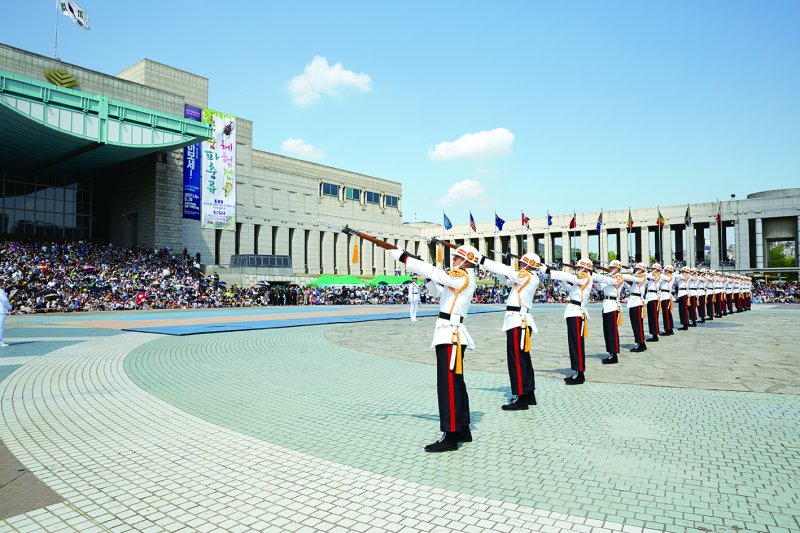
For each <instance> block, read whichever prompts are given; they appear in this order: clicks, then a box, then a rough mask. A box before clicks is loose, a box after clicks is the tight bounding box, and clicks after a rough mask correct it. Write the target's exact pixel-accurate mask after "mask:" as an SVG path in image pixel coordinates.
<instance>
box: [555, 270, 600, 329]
mask: <svg viewBox="0 0 800 533" xmlns="http://www.w3.org/2000/svg"><path fill="white" fill-rule="evenodd" d="M550 277H551V278H553V279H554V280H557V281H566V282H567V283H570V284H571V285H570V288H569V301H570V303H568V304H567V308H566V309H565V310H564V318H568V317H571V316H584V317H586V318H589V313H588V312H586V304H587V303H589V296H591V294H592V277H591V276H590V275H589V273H588V272H580V273H579V274H577V275H575V274H567V273H566V272H562V271H560V270H551V271H550ZM571 302H580V305H577V304H574V303H571Z"/></svg>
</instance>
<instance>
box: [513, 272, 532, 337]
mask: <svg viewBox="0 0 800 533" xmlns="http://www.w3.org/2000/svg"><path fill="white" fill-rule="evenodd" d="M519 275H520V276H521V277H523V278H526V279H525V283H523V284H522V285H518V284H516V283H515V284H514V287H516V288H517V300H519V306H520V307H522V289H524V288H525V287H527V286H528V283H530V282H531V273H530V272H528V271H527V270H520V271H519ZM522 327H523V329H524V330H525V337H524V338H523V341H522V351H523V352H528V353H530V351H531V330H530V328H528V318H527V317H525V316H523V317H522Z"/></svg>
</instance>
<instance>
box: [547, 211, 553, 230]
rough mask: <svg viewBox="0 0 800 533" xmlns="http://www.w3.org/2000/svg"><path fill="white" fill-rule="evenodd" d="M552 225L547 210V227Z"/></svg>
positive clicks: (551, 219) (551, 218)
mask: <svg viewBox="0 0 800 533" xmlns="http://www.w3.org/2000/svg"><path fill="white" fill-rule="evenodd" d="M552 225H553V217H551V216H550V211H548V212H547V227H548V228H549V227H550V226H552Z"/></svg>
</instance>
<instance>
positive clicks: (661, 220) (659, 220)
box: [656, 207, 666, 228]
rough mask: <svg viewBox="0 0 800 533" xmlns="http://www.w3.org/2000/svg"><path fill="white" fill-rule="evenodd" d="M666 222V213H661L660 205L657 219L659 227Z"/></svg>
mask: <svg viewBox="0 0 800 533" xmlns="http://www.w3.org/2000/svg"><path fill="white" fill-rule="evenodd" d="M665 222H666V220H665V219H664V215H662V214H661V208H660V207H659V208H658V218H657V219H656V224H658V227H659V228H663V227H664V223H665Z"/></svg>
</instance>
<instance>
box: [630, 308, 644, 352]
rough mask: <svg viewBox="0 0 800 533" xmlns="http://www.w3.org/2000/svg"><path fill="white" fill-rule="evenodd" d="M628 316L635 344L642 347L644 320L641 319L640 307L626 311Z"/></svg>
mask: <svg viewBox="0 0 800 533" xmlns="http://www.w3.org/2000/svg"><path fill="white" fill-rule="evenodd" d="M628 316H629V317H630V319H631V328H633V338H634V340H635V342H636V344H639V345H641V346H644V345H645V343H644V318H642V306H641V305H637V306H636V307H631V308H630V309H628Z"/></svg>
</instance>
